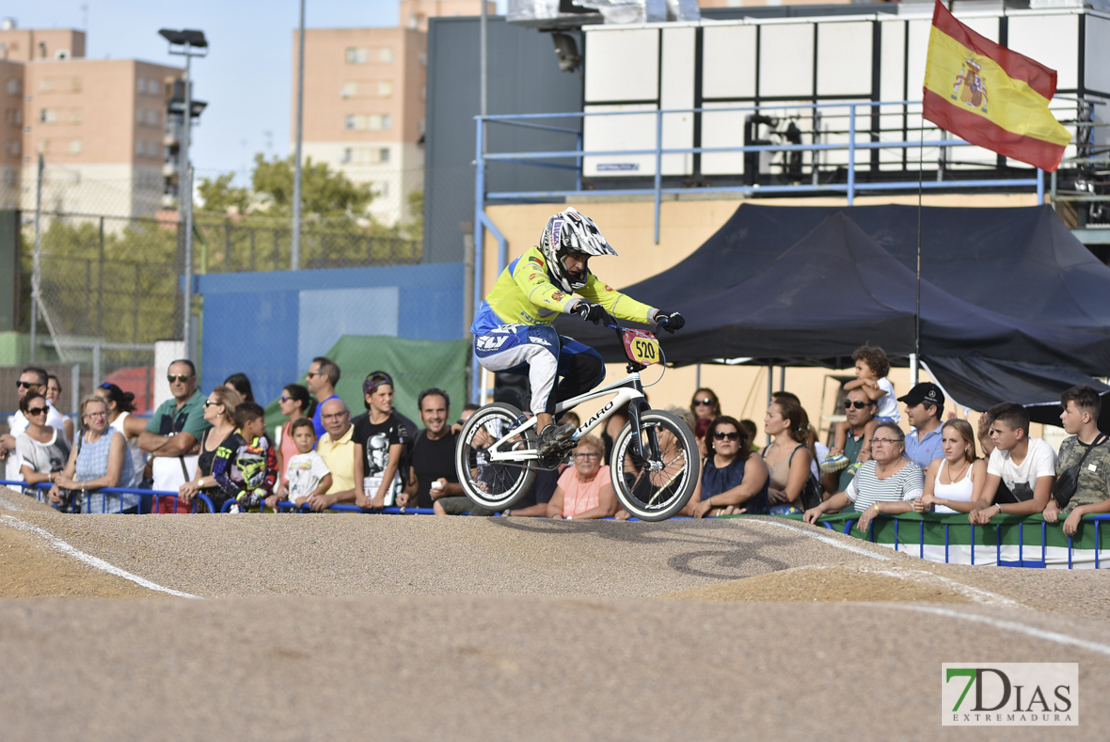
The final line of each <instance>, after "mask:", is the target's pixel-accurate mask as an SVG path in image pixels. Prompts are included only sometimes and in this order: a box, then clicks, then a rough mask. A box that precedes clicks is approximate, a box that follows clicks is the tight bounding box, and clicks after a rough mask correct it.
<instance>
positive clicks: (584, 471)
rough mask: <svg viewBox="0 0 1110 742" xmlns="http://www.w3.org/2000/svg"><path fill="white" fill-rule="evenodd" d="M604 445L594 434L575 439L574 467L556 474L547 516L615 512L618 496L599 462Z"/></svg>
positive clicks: (580, 516)
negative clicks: (576, 440) (557, 482)
mask: <svg viewBox="0 0 1110 742" xmlns="http://www.w3.org/2000/svg"><path fill="white" fill-rule="evenodd" d="M604 452H605V444H604V443H602V442H601V439H600V438H598V437H597V436H594V435H587V436H585V437H584V438H582V440H580V441H578V447H577V448H575V449H574V466H572V467H567V469H566V471H564V472H563V473H562V475H561V476H560V477H559V486H558V487H556V488H555V494H554V495H552V496H551V500H550V501H549V502H548V503H547V517H548V518H555V519H559V518H566V519H567V520H570V519H572V518H576V519H578V520H584V519H586V518H609V517H611V516H612V515H613V513H615V512H617V496H616V494H615V493H614V492H613V485H612V483H611V482H610V481H609V467H608V466H602V465H601V456H602V454H603V453H604Z"/></svg>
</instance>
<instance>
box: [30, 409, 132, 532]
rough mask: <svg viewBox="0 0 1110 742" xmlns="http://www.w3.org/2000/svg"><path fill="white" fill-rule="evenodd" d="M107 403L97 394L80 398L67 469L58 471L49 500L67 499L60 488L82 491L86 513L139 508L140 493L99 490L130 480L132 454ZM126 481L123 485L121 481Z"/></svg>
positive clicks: (61, 501) (82, 508)
mask: <svg viewBox="0 0 1110 742" xmlns="http://www.w3.org/2000/svg"><path fill="white" fill-rule="evenodd" d="M109 414H110V413H109V410H108V404H107V403H106V402H105V401H104V400H103V399H101V398H100V397H98V396H96V395H95V394H93V395H90V396H88V397H85V398H84V399H83V400H81V428H82V429H81V430H80V431H79V432H78V434H77V439H76V440H75V441H74V444H73V449H72V450H71V451H70V452H69V461H68V462H67V463H66V468H65V471H63V472H62V473H61V474H58V475H55V477H54V486H53V487H51V488H50V500H51V502H55V503H58V504H62V503H63V501H64V498H63V493H62V491H61V490H63V489H67V490H70V491H71V492H74V493H80V496H81V511H80V512H83V513H127V512H137V511H138V509H139V496H138V495H130V494H128V495H124V494H109V493H103V492H97V490H100V489H103V488H104V487H120V486H123V485H125V484H126V483H127V482H130V481H131V457H130V456H128V455H127V441H126V440H124V438H123V433H120V432H119V431H118V430H115V429H113V428H112V426H110V425H109V424H108V416H109ZM121 483H123V485H121Z"/></svg>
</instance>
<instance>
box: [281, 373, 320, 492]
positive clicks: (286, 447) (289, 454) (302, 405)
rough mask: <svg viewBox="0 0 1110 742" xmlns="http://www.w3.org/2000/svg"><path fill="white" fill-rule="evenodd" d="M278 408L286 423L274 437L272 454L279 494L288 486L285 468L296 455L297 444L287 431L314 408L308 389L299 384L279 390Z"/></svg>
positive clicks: (309, 415) (310, 415) (310, 413)
mask: <svg viewBox="0 0 1110 742" xmlns="http://www.w3.org/2000/svg"><path fill="white" fill-rule="evenodd" d="M278 407H279V408H280V409H281V414H283V415H285V419H286V422H284V423H282V425H281V427H279V428H278V429H277V434H276V435H275V436H274V453H275V454H277V467H278V476H279V477H280V481H279V482H278V488H277V490H275V491H276V492H277V493H278V494H281V492H282V491H283V490H284V488H285V487H286V486H287V485H288V484H289V480H288V479H286V478H285V466H286V464H287V463H288V461H289V459H291V458H293V457H294V456H296V455H297V453H298V451H297V444H296V443H294V442H293V434H292V433H290V432H289V431H290V429H291V427H292V425H293V423H295V422H296V421H297V420H300V419H301V418H302V417H312V413H313V412H315V408H314V407H313V403H312V397H310V396H309V394H308V389H307V388H306V387H304V386H301V385H300V384H289V385H288V386H286V387H285V388H284V389H282V390H281V397H279V398H278Z"/></svg>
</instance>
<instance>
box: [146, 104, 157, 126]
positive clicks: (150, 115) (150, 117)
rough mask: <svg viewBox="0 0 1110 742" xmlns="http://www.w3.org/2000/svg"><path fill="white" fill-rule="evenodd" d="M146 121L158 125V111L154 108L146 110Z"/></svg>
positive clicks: (151, 124)
mask: <svg viewBox="0 0 1110 742" xmlns="http://www.w3.org/2000/svg"><path fill="white" fill-rule="evenodd" d="M146 122H147V124H148V125H150V126H158V111H156V110H154V109H153V108H152V109H150V110H149V111H147V112H146Z"/></svg>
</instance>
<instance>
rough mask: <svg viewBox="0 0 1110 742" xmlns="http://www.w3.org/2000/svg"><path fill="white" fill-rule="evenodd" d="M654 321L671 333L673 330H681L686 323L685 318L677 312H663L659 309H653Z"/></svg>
mask: <svg viewBox="0 0 1110 742" xmlns="http://www.w3.org/2000/svg"><path fill="white" fill-rule="evenodd" d="M655 321H656V323H658V325H659V326H660V327H662V328H663V329H664V330H666V331H667V332H669V333H672V334H673V333H674V331H675V330H681V329H682V328H683V327H684V326H685V325H686V319H685V318H684V317H683V316H682V315H681V314H679V313H678V312H664V311H662V310H659V309H657V310H656V311H655Z"/></svg>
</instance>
